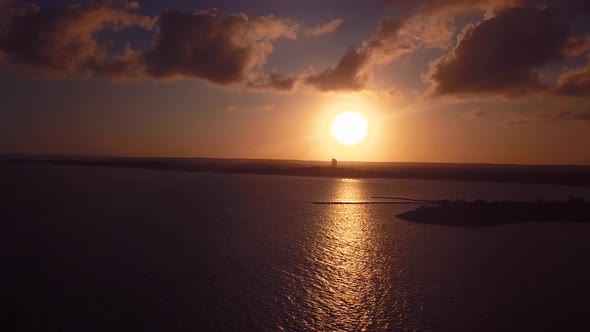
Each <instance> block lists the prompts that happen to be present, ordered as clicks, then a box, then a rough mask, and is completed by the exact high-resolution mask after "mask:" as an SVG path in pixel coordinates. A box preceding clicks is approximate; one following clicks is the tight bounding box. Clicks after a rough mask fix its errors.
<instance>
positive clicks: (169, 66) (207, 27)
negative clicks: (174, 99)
mask: <svg viewBox="0 0 590 332" xmlns="http://www.w3.org/2000/svg"><path fill="white" fill-rule="evenodd" d="M297 29H298V26H297V25H295V24H290V23H289V22H287V21H285V20H283V19H279V18H275V17H273V16H260V17H256V18H254V19H249V18H248V16H246V15H245V14H243V13H240V14H234V15H228V16H225V17H222V16H221V15H220V14H219V11H218V10H217V9H209V10H204V11H199V12H197V13H192V14H191V13H184V12H177V11H169V12H165V13H164V14H162V15H161V16H160V19H159V21H158V34H157V36H156V40H155V43H154V48H153V49H152V50H151V51H149V52H148V53H147V54H146V64H147V73H148V74H149V75H150V76H152V77H154V78H158V79H178V78H201V79H204V80H207V81H210V82H213V83H217V84H221V85H228V84H238V83H245V82H247V81H251V80H254V79H255V78H256V77H257V76H259V75H260V69H261V67H262V65H264V63H265V62H266V59H267V57H268V55H269V54H270V53H272V51H273V45H272V41H274V40H276V39H279V38H287V39H294V38H295V37H296V31H297Z"/></svg>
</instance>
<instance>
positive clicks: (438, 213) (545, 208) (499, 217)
mask: <svg viewBox="0 0 590 332" xmlns="http://www.w3.org/2000/svg"><path fill="white" fill-rule="evenodd" d="M397 217H398V218H400V219H403V220H407V221H412V222H419V223H427V224H438V225H455V226H492V225H500V224H510V223H519V222H586V223H587V222H590V202H587V201H585V200H584V198H583V197H573V196H572V197H570V198H569V199H568V200H566V201H544V200H541V199H539V200H538V201H536V202H528V201H496V202H488V201H484V200H475V201H463V200H457V201H450V200H441V201H432V204H429V205H422V206H420V207H419V208H417V209H415V210H411V211H407V212H404V213H401V214H398V215H397Z"/></svg>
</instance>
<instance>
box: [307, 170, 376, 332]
mask: <svg viewBox="0 0 590 332" xmlns="http://www.w3.org/2000/svg"><path fill="white" fill-rule="evenodd" d="M369 196H370V195H368V193H366V192H365V187H364V183H363V182H362V181H356V180H348V181H347V180H342V181H338V182H337V184H336V185H335V188H334V194H333V197H332V201H347V202H354V201H363V200H365V199H366V197H369ZM325 207H326V209H327V210H326V214H325V215H326V218H324V220H323V223H322V225H321V227H320V232H321V234H317V241H316V242H315V246H314V249H313V250H314V252H313V254H314V255H313V256H314V258H313V259H314V260H315V262H314V263H315V264H314V265H315V268H314V270H315V278H316V280H315V281H316V282H314V283H313V284H314V285H317V286H316V287H317V289H315V290H310V291H309V292H308V293H309V296H310V302H311V303H310V304H311V305H312V307H313V308H314V311H315V317H316V322H314V325H315V326H317V327H319V328H320V329H350V328H351V327H354V330H361V331H362V330H367V329H369V328H370V327H371V326H373V327H374V326H375V325H376V323H377V322H375V321H374V319H375V317H379V315H376V313H375V310H377V308H378V306H379V303H378V302H379V298H378V297H379V294H381V293H382V290H381V289H379V287H381V286H380V284H383V283H380V282H378V280H377V279H378V278H379V275H380V269H379V267H378V264H376V262H377V260H378V259H377V257H376V255H377V250H376V248H375V245H374V243H372V242H374V241H372V239H374V237H373V236H372V234H371V233H372V227H371V222H370V221H371V220H370V216H371V213H370V208H368V207H367V206H366V205H359V204H344V205H328V206H325ZM382 327H383V326H382Z"/></svg>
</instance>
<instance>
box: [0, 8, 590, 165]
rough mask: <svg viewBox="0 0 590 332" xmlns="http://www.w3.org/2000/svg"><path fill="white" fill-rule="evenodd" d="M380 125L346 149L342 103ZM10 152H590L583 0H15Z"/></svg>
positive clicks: (0, 121) (544, 155)
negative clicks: (340, 134) (333, 132)
mask: <svg viewBox="0 0 590 332" xmlns="http://www.w3.org/2000/svg"><path fill="white" fill-rule="evenodd" d="M345 111H355V112H359V113H361V114H363V115H364V116H365V117H366V118H367V120H368V122H369V134H368V137H367V138H366V139H365V140H364V141H363V142H362V143H361V144H359V145H357V146H354V147H347V146H343V145H341V144H339V143H338V142H336V141H335V140H334V139H333V138H332V137H331V136H330V134H329V133H330V124H331V121H332V119H333V118H334V117H335V116H336V115H337V114H339V113H341V112H345ZM0 133H1V135H0V153H17V154H52V155H87V156H150V157H213V158H262V159H297V160H330V159H331V158H337V159H339V160H351V161H352V160H354V161H381V162H453V163H517V164H590V2H588V1H586V0H571V1H563V0H545V1H542V0H448V1H441V0H421V1H403V0H378V1H343V0H340V1H337V0H333V1H332V0H315V1H309V0H284V1H275V0H252V1H198V0H173V1H166V2H163V1H153V0H151V1H148V0H143V1H138V2H136V1H117V0H111V1H92V2H80V1H59V0H55V1H41V0H38V1H37V2H25V1H7V0H0Z"/></svg>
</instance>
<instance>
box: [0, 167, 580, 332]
mask: <svg viewBox="0 0 590 332" xmlns="http://www.w3.org/2000/svg"><path fill="white" fill-rule="evenodd" d="M2 167H3V168H2V170H3V172H1V173H0V174H1V175H0V181H1V182H0V184H1V185H2V188H4V189H3V192H2V196H1V197H0V204H1V205H0V208H1V213H2V216H3V217H4V218H3V227H4V228H3V232H2V235H1V238H0V243H1V246H2V247H0V250H1V251H2V253H3V259H4V260H3V262H5V263H4V269H3V271H4V273H3V274H2V275H1V276H0V282H2V285H9V287H7V289H5V291H4V294H5V295H3V297H2V301H3V303H4V304H7V308H9V309H8V310H6V311H5V312H4V313H3V314H2V315H3V316H2V317H0V318H2V321H7V322H11V323H15V324H17V326H20V329H17V330H29V331H41V330H43V331H58V330H67V331H73V330H84V331H108V330H127V331H164V330H169V331H197V330H199V331H209V330H213V331H218V330H222V331H261V330H266V331H277V330H278V331H333V330H343V331H389V330H396V331H397V330H402V331H404V330H410V331H411V330H443V331H457V330H464V331H470V330H576V329H578V328H579V327H580V326H583V325H582V324H585V323H587V318H586V317H588V316H590V311H589V309H588V306H587V305H586V304H587V299H588V298H589V296H590V286H589V283H588V280H590V264H588V262H589V261H590V247H589V245H588V244H587V243H584V242H580V241H570V240H568V237H567V236H569V235H567V234H566V233H567V231H568V229H569V230H570V233H572V234H573V235H575V234H574V233H576V234H578V235H579V234H581V233H583V232H587V234H590V229H589V228H584V229H583V228H581V227H580V225H571V226H568V225H563V226H562V227H561V228H560V229H559V234H562V235H561V236H562V238H561V239H560V240H559V241H556V240H554V239H552V238H551V237H545V236H543V235H539V234H537V235H535V236H515V235H514V234H517V233H514V232H516V231H518V232H530V231H532V230H536V231H538V230H539V229H538V228H534V227H533V226H531V227H530V229H520V230H512V229H509V230H504V231H502V230H499V231H498V230H493V231H492V230H490V231H486V230H485V229H470V228H461V227H444V226H429V225H422V224H413V223H409V222H404V221H401V220H398V219H397V218H395V215H396V214H397V213H400V212H402V211H405V210H408V209H412V208H415V205H410V204H408V205H358V204H351V205H314V204H311V202H313V201H351V202H355V201H356V202H358V201H371V200H374V199H373V198H371V197H377V196H380V197H386V196H395V197H406V198H417V199H440V198H451V199H452V198H469V199H474V198H483V199H536V198H538V197H540V196H542V197H543V198H545V199H555V198H557V199H560V198H561V199H563V198H566V197H567V196H568V195H570V194H575V195H585V196H586V197H588V198H590V192H589V191H590V190H589V189H587V188H579V187H559V186H542V185H518V184H490V183H465V182H448V181H418V180H393V179H390V180H379V179H371V180H336V179H317V178H294V177H281V176H253V175H220V174H190V173H175V172H155V171H142V170H124V169H106V168H90V167H88V168H78V167H73V166H47V165H33V166H27V167H18V168H15V167H12V168H11V167H7V166H6V165H4V166H2ZM6 188H10V189H9V190H7V189H6ZM568 227H570V228H568ZM507 232H508V233H507ZM510 232H511V233H510ZM552 232H553V233H552V234H557V233H558V232H556V231H552Z"/></svg>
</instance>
